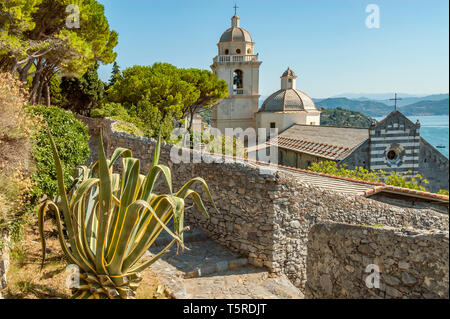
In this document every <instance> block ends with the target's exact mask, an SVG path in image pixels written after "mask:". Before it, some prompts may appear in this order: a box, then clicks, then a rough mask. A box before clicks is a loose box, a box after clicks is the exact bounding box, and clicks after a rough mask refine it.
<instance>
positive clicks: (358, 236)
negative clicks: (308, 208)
mask: <svg viewBox="0 0 450 319" xmlns="http://www.w3.org/2000/svg"><path fill="white" fill-rule="evenodd" d="M369 265H376V266H377V267H378V271H379V274H380V276H379V286H378V287H377V286H374V285H373V284H374V283H375V281H374V278H375V275H374V274H372V273H371V272H372V271H373V270H374V269H375V268H374V267H373V266H370V267H372V269H370V268H369V269H367V267H368V266H369ZM448 269H449V237H448V232H442V231H417V230H414V229H404V228H403V229H400V228H391V227H382V228H377V227H366V226H356V225H348V224H342V223H320V224H316V225H314V226H313V227H312V229H311V231H310V233H309V241H308V258H307V277H308V281H307V284H306V295H307V297H308V298H333V299H335V298H364V299H367V298H408V299H410V298H412V299H417V298H427V299H435V298H447V299H448V298H449V272H448ZM369 275H370V277H369V278H368V279H367V277H368V276H369ZM372 277H373V278H372ZM366 279H367V281H368V282H369V287H370V288H368V287H367V284H366Z"/></svg>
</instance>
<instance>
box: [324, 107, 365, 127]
mask: <svg viewBox="0 0 450 319" xmlns="http://www.w3.org/2000/svg"><path fill="white" fill-rule="evenodd" d="M371 123H372V118H371V117H369V116H366V115H364V114H362V113H360V112H356V111H350V110H343V109H341V108H337V109H323V110H322V114H321V115H320V125H328V126H353V127H355V126H356V127H369V126H370V124H371Z"/></svg>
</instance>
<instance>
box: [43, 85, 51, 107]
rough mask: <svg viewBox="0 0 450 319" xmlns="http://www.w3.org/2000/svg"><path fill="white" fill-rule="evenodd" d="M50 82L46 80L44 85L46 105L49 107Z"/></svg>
mask: <svg viewBox="0 0 450 319" xmlns="http://www.w3.org/2000/svg"><path fill="white" fill-rule="evenodd" d="M48 82H49V81H47V82H45V85H44V93H45V105H47V107H50V104H51V103H50V87H49V85H48Z"/></svg>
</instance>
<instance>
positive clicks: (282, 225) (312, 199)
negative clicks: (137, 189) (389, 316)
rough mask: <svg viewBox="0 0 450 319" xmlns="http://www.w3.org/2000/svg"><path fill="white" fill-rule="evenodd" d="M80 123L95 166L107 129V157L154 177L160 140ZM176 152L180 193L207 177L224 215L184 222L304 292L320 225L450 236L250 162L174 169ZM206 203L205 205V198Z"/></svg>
mask: <svg viewBox="0 0 450 319" xmlns="http://www.w3.org/2000/svg"><path fill="white" fill-rule="evenodd" d="M79 118H80V119H81V120H82V121H83V122H84V123H85V124H87V125H88V126H89V134H90V136H91V140H90V146H91V153H92V154H91V158H90V162H92V161H93V160H95V159H96V158H97V147H98V146H97V143H98V134H99V128H100V127H102V128H103V130H104V142H105V146H106V149H107V156H111V154H112V152H113V151H114V149H116V148H117V147H125V148H128V149H131V150H132V151H133V156H134V157H136V158H139V159H140V160H141V172H142V173H143V174H147V173H148V170H149V168H150V166H151V162H152V157H153V149H154V147H155V144H156V142H155V141H154V140H152V139H148V138H142V137H138V136H133V135H129V134H126V133H122V132H117V131H115V130H114V129H112V127H111V123H113V121H111V120H108V119H105V120H101V119H89V118H83V117H79ZM171 150H172V151H174V150H179V149H177V148H175V149H172V146H171V145H169V144H163V145H162V149H161V159H160V161H161V163H162V164H165V165H168V166H169V167H170V168H171V170H172V174H173V177H172V178H173V184H174V190H177V189H179V188H180V187H181V186H182V185H183V184H184V183H185V182H187V181H188V180H189V179H191V178H193V177H196V176H200V177H203V178H204V179H205V180H206V182H207V183H208V185H209V188H210V190H211V193H212V195H213V198H214V200H215V202H216V205H217V207H218V209H219V211H218V212H216V211H215V210H214V209H213V208H212V207H211V205H209V204H207V208H208V212H209V213H210V219H207V218H205V217H203V216H202V215H201V214H200V213H199V212H198V211H197V210H195V209H192V210H189V211H187V212H186V217H185V219H186V223H187V224H188V225H192V226H195V227H199V228H201V229H203V230H204V231H206V232H207V233H208V235H209V237H210V238H211V239H213V240H214V241H216V242H217V243H219V244H221V245H222V246H225V247H227V248H229V249H231V250H232V251H233V252H235V253H238V254H240V255H241V256H243V257H247V258H248V261H249V263H251V264H253V265H255V266H258V267H261V266H263V267H266V268H267V269H268V270H270V271H271V272H273V273H275V274H286V275H287V276H288V278H289V279H290V280H291V282H292V283H294V284H295V286H296V287H299V288H300V289H304V288H305V283H306V257H307V243H308V233H309V232H310V230H311V227H313V226H314V225H315V224H317V223H319V222H322V221H325V220H331V221H335V222H345V223H351V224H368V225H373V224H382V225H386V226H392V227H402V226H408V227H412V228H419V229H439V230H444V231H448V227H449V225H448V215H446V214H441V213H437V212H435V211H432V210H417V209H410V208H399V207H396V206H392V205H389V204H385V203H381V202H377V201H374V200H371V199H367V198H365V197H362V196H348V195H343V194H340V193H337V192H331V191H325V190H322V189H320V188H318V187H316V186H314V185H310V184H307V183H305V182H300V181H299V180H298V179H296V178H295V175H294V174H292V173H291V172H289V171H284V170H281V169H279V170H272V171H271V170H267V169H265V170H261V169H260V168H261V167H259V166H258V165H256V163H250V162H241V163H234V164H225V163H220V159H221V157H220V156H212V155H209V156H208V159H209V161H210V163H209V164H208V163H205V162H201V163H176V164H175V163H173V162H172V161H171V160H170V152H171ZM187 151H188V152H189V154H190V155H191V158H192V154H197V155H198V154H199V153H198V152H195V151H190V150H187ZM160 190H161V191H164V189H162V188H161V189H160ZM198 190H199V192H200V193H201V192H202V190H201V189H200V188H199V189H198ZM203 199H204V201H205V203H207V199H206V197H205V196H203Z"/></svg>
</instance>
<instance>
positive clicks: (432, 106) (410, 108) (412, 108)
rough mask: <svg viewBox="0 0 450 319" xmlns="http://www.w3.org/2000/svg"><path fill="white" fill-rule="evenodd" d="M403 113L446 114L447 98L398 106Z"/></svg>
mask: <svg viewBox="0 0 450 319" xmlns="http://www.w3.org/2000/svg"><path fill="white" fill-rule="evenodd" d="M399 111H400V112H402V113H404V114H405V115H418V116H420V115H448V114H449V99H448V98H447V99H445V100H440V101H430V100H428V101H419V102H417V103H413V104H410V105H406V106H402V107H399Z"/></svg>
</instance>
